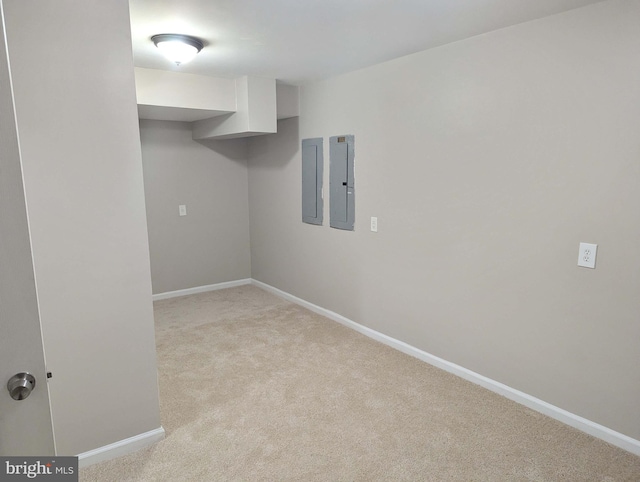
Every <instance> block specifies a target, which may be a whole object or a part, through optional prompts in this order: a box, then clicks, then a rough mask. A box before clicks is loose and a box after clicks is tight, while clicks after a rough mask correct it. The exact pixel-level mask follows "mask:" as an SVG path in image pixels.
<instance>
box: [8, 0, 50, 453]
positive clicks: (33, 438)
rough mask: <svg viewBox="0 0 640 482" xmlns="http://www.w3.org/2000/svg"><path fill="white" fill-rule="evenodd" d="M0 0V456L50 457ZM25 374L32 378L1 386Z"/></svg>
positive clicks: (40, 346) (46, 397)
mask: <svg viewBox="0 0 640 482" xmlns="http://www.w3.org/2000/svg"><path fill="white" fill-rule="evenodd" d="M4 19H5V17H4V10H3V0H0V20H1V22H0V455H3V456H7V455H22V456H29V455H41V456H47V455H55V445H54V439H53V428H52V420H51V409H50V404H49V391H48V389H47V375H46V368H45V360H44V349H43V344H42V333H41V329H40V316H39V313H38V300H37V296H36V287H35V279H34V273H33V261H32V257H31V243H30V239H29V225H28V220H27V211H26V204H25V197H24V189H23V184H22V169H21V162H20V147H19V138H18V133H17V132H16V121H15V112H14V109H13V94H12V90H11V83H10V80H11V75H10V62H9V59H8V55H7V48H6V47H7V46H6V43H5V28H4V26H5V20H4ZM23 372H27V373H29V374H31V375H32V376H33V377H34V378H35V385H33V387H32V389H31V390H30V388H31V385H30V384H29V383H24V385H25V386H24V387H22V388H20V387H18V386H16V387H15V388H14V391H13V393H14V396H17V397H19V398H22V400H14V399H13V398H12V397H11V394H10V393H9V390H8V388H7V383H8V381H9V380H10V379H11V377H13V376H14V375H16V374H18V373H23Z"/></svg>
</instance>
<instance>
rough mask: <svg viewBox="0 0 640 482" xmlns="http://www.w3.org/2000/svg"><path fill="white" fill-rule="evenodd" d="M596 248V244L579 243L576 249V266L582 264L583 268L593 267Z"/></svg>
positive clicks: (594, 265)
mask: <svg viewBox="0 0 640 482" xmlns="http://www.w3.org/2000/svg"><path fill="white" fill-rule="evenodd" d="M597 250H598V245H597V244H590V243H580V248H579V250H578V266H582V267H584V268H595V267H596V251H597Z"/></svg>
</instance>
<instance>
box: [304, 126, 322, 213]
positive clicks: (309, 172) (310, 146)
mask: <svg viewBox="0 0 640 482" xmlns="http://www.w3.org/2000/svg"><path fill="white" fill-rule="evenodd" d="M323 170H324V161H323V152H322V137H316V138H314V139H303V140H302V221H303V222H305V223H309V224H322V217H323V216H322V214H323V202H322V175H323Z"/></svg>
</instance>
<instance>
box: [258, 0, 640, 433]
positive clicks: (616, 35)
mask: <svg viewBox="0 0 640 482" xmlns="http://www.w3.org/2000/svg"><path fill="white" fill-rule="evenodd" d="M638 18H640V2H638V1H636V0H629V1H617V0H615V1H609V2H604V3H599V4H596V5H593V6H590V7H586V8H583V9H579V10H574V11H571V12H568V13H566V14H561V15H557V16H553V17H549V18H546V19H542V20H539V21H535V22H531V23H526V24H521V25H518V26H515V27H512V28H507V29H503V30H499V31H496V32H493V33H490V34H487V35H482V36H478V37H475V38H472V39H469V40H465V41H461V42H457V43H454V44H450V45H447V46H444V47H440V48H436V49H432V50H429V51H425V52H421V53H418V54H415V55H411V56H408V57H404V58H401V59H397V60H394V61H391V62H387V63H384V64H380V65H377V66H374V67H371V68H368V69H364V70H360V71H357V72H353V73H350V74H347V75H344V76H340V77H337V78H334V79H330V80H327V81H323V82H318V83H315V84H312V85H309V86H306V87H304V88H303V89H302V93H301V116H300V120H299V125H298V120H297V119H291V120H287V121H283V122H280V123H279V126H278V128H279V129H278V130H279V132H278V134H277V135H276V136H269V137H261V138H255V139H252V140H251V141H250V143H251V144H250V163H249V196H250V197H249V199H250V222H251V261H252V275H253V278H255V279H258V280H260V281H263V282H265V283H268V284H271V285H273V286H276V287H278V288H280V289H283V290H285V291H287V292H290V293H292V294H294V295H296V296H299V297H301V298H303V299H306V300H308V301H310V302H313V303H316V304H318V305H320V306H322V307H325V308H327V309H330V310H333V311H335V312H337V313H340V314H342V315H344V316H346V317H348V318H350V319H352V320H355V321H356V322H358V323H361V324H363V325H366V326H369V327H371V328H373V329H375V330H378V331H380V332H383V333H385V334H388V335H390V336H392V337H394V338H397V339H400V340H403V341H405V342H407V343H409V344H411V345H413V346H416V347H418V348H420V349H423V350H425V351H427V352H429V353H432V354H434V355H437V356H439V357H442V358H444V359H446V360H449V361H451V362H454V363H457V364H459V365H462V366H463V367H466V368H468V369H471V370H474V371H476V372H478V373H480V374H482V375H485V376H488V377H490V378H492V379H494V380H497V381H500V382H503V383H505V384H507V385H509V386H511V387H513V388H516V389H519V390H522V391H524V392H526V393H528V394H531V395H533V396H535V397H538V398H540V399H542V400H545V401H547V402H549V403H552V404H554V405H557V406H559V407H561V408H564V409H566V410H569V411H570V412H573V413H575V414H578V415H581V416H584V417H586V418H588V419H590V420H593V421H595V422H598V423H601V424H603V425H605V426H607V427H610V428H612V429H614V430H617V431H619V432H622V433H624V434H627V435H629V436H631V437H634V438H636V439H640V414H639V412H638V407H637V402H638V400H640V371H638V369H637V367H638V366H640V349H639V348H638V340H640V323H638V313H640V296H638V293H640V277H639V276H638V273H639V272H640V262H639V258H638V255H637V252H638V251H637V245H638V241H639V240H640V209H638V206H640V189H638V186H639V185H640V168H639V166H640V163H639V159H640V147H639V144H638V126H640V109H639V108H638V106H639V105H640V62H638V52H640V29H638V22H637V19H638ZM298 129H299V132H298ZM341 134H355V136H356V137H355V170H356V174H355V182H356V192H357V200H356V231H355V232H346V231H341V230H336V229H331V228H329V227H328V222H329V220H328V219H325V225H324V226H322V227H320V226H312V225H309V224H304V223H302V222H301V220H300V178H301V172H300V152H299V146H300V139H302V138H309V137H317V136H323V137H324V138H325V152H328V149H327V147H328V144H327V142H328V138H329V136H331V135H341ZM325 165H326V166H328V162H327V163H326V164H325ZM328 174H329V173H328V168H327V169H326V170H325V196H326V192H327V190H326V186H328V184H327V182H328ZM325 212H328V199H325ZM370 216H377V217H378V221H379V232H378V233H372V232H370V231H369V217H370ZM580 241H586V242H592V243H597V244H599V251H598V261H597V268H596V269H595V270H590V269H585V268H578V267H577V266H576V263H577V251H578V243H579V242H580Z"/></svg>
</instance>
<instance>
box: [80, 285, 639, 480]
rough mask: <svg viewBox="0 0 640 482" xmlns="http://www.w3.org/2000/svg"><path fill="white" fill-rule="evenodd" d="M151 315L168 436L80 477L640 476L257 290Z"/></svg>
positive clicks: (606, 450) (581, 439) (602, 448)
mask: <svg viewBox="0 0 640 482" xmlns="http://www.w3.org/2000/svg"><path fill="white" fill-rule="evenodd" d="M155 318H156V337H157V345H158V370H159V377H160V400H161V411H162V423H163V426H164V428H165V429H166V431H167V436H166V438H165V439H164V440H163V441H162V442H160V443H158V444H157V445H155V446H153V447H150V448H147V449H144V450H141V451H139V452H136V453H134V454H131V455H128V456H126V457H122V458H119V459H116V460H112V461H107V462H103V463H101V464H97V465H94V466H91V467H88V468H85V469H82V470H81V471H80V480H82V481H118V482H123V481H151V480H157V481H218V480H220V481H226V480H234V481H258V480H261V481H288V480H290V481H293V480H295V481H316V480H318V481H356V480H358V481H378V480H385V481H400V480H411V481H441V480H460V481H472V480H473V481H520V480H522V481H524V480H531V481H556V480H565V481H608V482H611V481H622V480H624V481H639V480H640V457H637V456H634V455H632V454H630V453H627V452H625V451H623V450H621V449H618V448H616V447H613V446H611V445H608V444H607V443H605V442H602V441H600V440H598V439H595V438H593V437H591V436H589V435H586V434H583V433H582V432H579V431H577V430H574V429H572V428H570V427H568V426H565V425H563V424H561V423H560V422H557V421H555V420H553V419H550V418H548V417H545V416H543V415H540V414H538V413H537V412H534V411H532V410H529V409H527V408H525V407H523V406H520V405H518V404H516V403H514V402H511V401H510V400H507V399H505V398H503V397H500V396H498V395H496V394H494V393H492V392H489V391H487V390H485V389H483V388H480V387H478V386H476V385H473V384H471V383H469V382H467V381H464V380H462V379H459V378H457V377H455V376H453V375H451V374H448V373H446V372H443V371H441V370H438V369H436V368H434V367H432V366H430V365H428V364H426V363H423V362H421V361H419V360H417V359H414V358H412V357H409V356H407V355H404V354H402V353H400V352H398V351H395V350H393V349H391V348H389V347H387V346H385V345H382V344H379V343H377V342H375V341H372V340H370V339H368V338H366V337H365V336H363V335H360V334H359V333H356V332H354V331H352V330H349V329H348V328H345V327H343V326H341V325H339V324H337V323H334V322H333V321H330V320H327V319H325V318H323V317H321V316H319V315H316V314H314V313H311V312H309V311H307V310H305V309H303V308H301V307H299V306H297V305H294V304H292V303H289V302H287V301H284V300H282V299H280V298H277V297H275V296H273V295H271V294H268V293H266V292H264V291H262V290H260V289H258V288H256V287H253V286H242V287H239V288H232V289H228V290H222V291H213V292H209V293H202V294H198V295H192V296H186V297H183V298H174V299H170V300H164V301H159V302H156V303H155Z"/></svg>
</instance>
